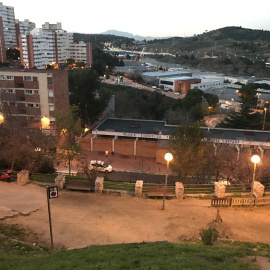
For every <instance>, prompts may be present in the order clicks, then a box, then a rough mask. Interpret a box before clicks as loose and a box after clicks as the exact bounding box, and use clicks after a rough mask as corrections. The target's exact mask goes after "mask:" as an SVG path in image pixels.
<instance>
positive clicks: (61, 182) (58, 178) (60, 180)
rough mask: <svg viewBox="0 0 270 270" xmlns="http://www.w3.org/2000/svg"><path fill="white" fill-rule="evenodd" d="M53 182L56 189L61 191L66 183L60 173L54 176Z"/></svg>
mask: <svg viewBox="0 0 270 270" xmlns="http://www.w3.org/2000/svg"><path fill="white" fill-rule="evenodd" d="M54 182H55V185H56V186H57V187H58V189H63V187H64V184H65V182H66V176H65V175H64V174H62V173H60V174H58V175H57V176H56V178H55V180H54Z"/></svg>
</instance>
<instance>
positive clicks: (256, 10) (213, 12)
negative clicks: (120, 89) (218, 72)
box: [2, 0, 270, 37]
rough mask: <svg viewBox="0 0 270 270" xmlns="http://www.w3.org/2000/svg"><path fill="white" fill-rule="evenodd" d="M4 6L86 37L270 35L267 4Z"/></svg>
mask: <svg viewBox="0 0 270 270" xmlns="http://www.w3.org/2000/svg"><path fill="white" fill-rule="evenodd" d="M2 2H3V5H6V6H13V7H14V11H15V18H16V19H19V20H21V21H22V20H24V19H29V20H30V21H32V22H35V23H36V27H38V28H41V26H42V24H44V23H45V22H49V23H56V22H61V23H62V28H63V29H64V30H66V31H68V32H78V33H85V34H98V33H101V32H105V31H107V30H112V29H113V30H118V31H124V32H129V33H132V34H134V35H141V36H152V37H165V36H181V37H184V36H192V35H194V34H201V33H203V32H204V31H206V30H207V31H210V30H214V29H218V28H222V27H225V26H242V27H243V28H251V29H264V30H268V31H269V30H270V16H269V10H270V1H269V0H257V1H254V2H249V1H244V0H227V1H216V0H204V1H201V0H194V1H179V0H167V1H156V0H155V1H153V0H136V1H123V0H116V1H111V0H110V1H108V0H102V1H89V0H77V1H63V0H46V1H37V0H24V1H23V0H6V1H4V0H3V1H2ZM132 3H134V4H132Z"/></svg>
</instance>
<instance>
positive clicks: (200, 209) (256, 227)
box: [0, 183, 270, 248]
mask: <svg viewBox="0 0 270 270" xmlns="http://www.w3.org/2000/svg"><path fill="white" fill-rule="evenodd" d="M4 188H5V190H4ZM9 189H10V192H12V190H13V193H14V194H15V193H16V192H17V193H18V192H19V193H18V194H19V195H18V196H16V195H14V196H12V197H9V196H6V195H4V194H7V192H8V191H9ZM29 193H30V194H32V196H29ZM23 194H25V195H23ZM50 202H51V215H52V225H53V236H54V243H55V245H56V246H58V247H61V246H65V247H67V248H75V247H80V246H86V245H92V244H94V245H103V244H114V243H130V242H142V241H162V240H167V241H170V242H183V241H189V240H192V241H193V240H197V239H198V238H199V231H200V229H201V228H203V227H205V226H207V224H208V223H209V222H211V221H212V220H213V219H214V217H215V215H216V212H217V209H215V208H211V207H210V201H209V200H199V199H190V198H188V199H185V200H184V201H178V200H168V201H166V204H165V210H161V207H162V200H149V199H144V198H135V197H130V196H127V197H118V196H113V195H99V194H94V193H91V194H89V193H81V192H70V191H60V193H59V197H58V198H57V199H52V200H51V201H50ZM30 206H31V207H30ZM1 207H2V218H4V217H3V212H5V213H6V215H5V216H6V217H8V216H10V211H12V212H13V213H16V214H14V215H15V216H14V217H13V218H10V217H8V218H5V219H4V222H6V223H9V224H20V225H22V226H23V227H24V228H26V229H29V231H31V232H32V233H31V234H29V235H28V239H27V240H29V241H30V242H32V243H38V244H40V245H46V246H49V245H50V234H49V223H48V209H47V204H46V190H45V188H41V187H39V186H36V185H33V184H30V185H27V186H24V187H19V186H17V185H16V184H15V183H14V184H6V185H3V183H0V210H1ZM24 207H26V208H27V211H29V215H26V211H24V210H23V209H24ZM17 208H19V209H20V211H18V210H17ZM3 209H4V210H5V211H3ZM8 209H9V211H8ZM269 210H270V208H269V207H260V208H256V209H255V210H254V211H249V210H248V209H247V208H235V209H234V208H222V209H220V215H221V217H222V219H223V224H224V228H225V231H226V235H227V236H228V238H230V239H234V240H241V241H251V242H264V243H268V244H270V238H269V231H270V229H269V224H270V211H269ZM21 213H24V215H22V214H21ZM0 214H1V211H0ZM0 217H1V216H0Z"/></svg>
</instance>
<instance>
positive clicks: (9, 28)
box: [0, 2, 17, 48]
mask: <svg viewBox="0 0 270 270" xmlns="http://www.w3.org/2000/svg"><path fill="white" fill-rule="evenodd" d="M0 17H2V23H3V32H4V43H5V47H8V48H13V47H17V38H16V28H15V15H14V7H9V6H4V5H3V3H2V2H0Z"/></svg>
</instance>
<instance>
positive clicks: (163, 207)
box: [162, 160, 170, 210]
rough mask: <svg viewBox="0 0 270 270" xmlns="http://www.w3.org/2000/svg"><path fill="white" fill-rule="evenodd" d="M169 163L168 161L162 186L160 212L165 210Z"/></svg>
mask: <svg viewBox="0 0 270 270" xmlns="http://www.w3.org/2000/svg"><path fill="white" fill-rule="evenodd" d="M169 162H170V161H168V160H167V171H166V177H165V185H164V195H163V204H162V210H164V209H165V197H166V188H167V181H168V171H169Z"/></svg>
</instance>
